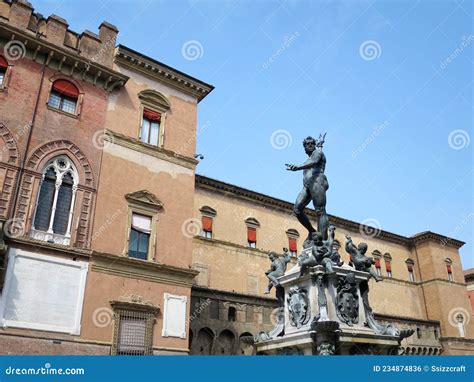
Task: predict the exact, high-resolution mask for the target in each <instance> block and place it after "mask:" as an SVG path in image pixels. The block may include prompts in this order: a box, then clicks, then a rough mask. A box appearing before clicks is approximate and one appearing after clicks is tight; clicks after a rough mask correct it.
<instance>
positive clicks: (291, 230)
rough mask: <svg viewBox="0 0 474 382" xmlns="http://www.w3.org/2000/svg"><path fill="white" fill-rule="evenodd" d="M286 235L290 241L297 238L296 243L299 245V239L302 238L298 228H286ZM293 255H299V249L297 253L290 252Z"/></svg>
mask: <svg viewBox="0 0 474 382" xmlns="http://www.w3.org/2000/svg"><path fill="white" fill-rule="evenodd" d="M286 236H287V238H288V241H289V240H290V239H294V240H296V243H297V244H296V245H297V246H298V239H299V238H300V233H299V232H298V230H296V229H294V228H289V229H287V230H286ZM289 244H290V243H289V242H288V248H289ZM290 253H291V255H292V256H295V257H296V256H297V255H298V251H296V253H295V254H293V252H290Z"/></svg>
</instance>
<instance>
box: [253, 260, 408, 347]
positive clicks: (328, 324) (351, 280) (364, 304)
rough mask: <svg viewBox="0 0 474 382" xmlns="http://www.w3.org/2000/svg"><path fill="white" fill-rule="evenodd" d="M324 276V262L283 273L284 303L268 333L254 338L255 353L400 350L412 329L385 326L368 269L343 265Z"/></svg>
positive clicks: (335, 267)
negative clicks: (372, 298)
mask: <svg viewBox="0 0 474 382" xmlns="http://www.w3.org/2000/svg"><path fill="white" fill-rule="evenodd" d="M333 268H334V273H333V274H326V273H325V270H324V267H323V266H320V265H318V266H315V267H312V268H308V269H307V271H306V272H305V273H304V274H303V275H301V272H300V268H299V266H295V267H294V268H292V269H290V270H289V271H287V272H286V273H285V275H284V276H281V277H280V278H279V279H278V280H279V282H280V284H281V286H280V287H279V288H280V290H279V293H281V294H282V295H283V290H284V305H283V306H282V307H280V314H279V315H278V317H279V318H278V322H277V324H276V326H275V328H274V329H273V330H272V331H271V332H269V333H263V332H262V333H260V335H259V336H258V337H257V338H256V342H255V346H256V352H257V354H295V355H332V354H341V355H350V354H385V355H388V354H389V355H393V354H399V345H400V341H401V339H402V338H404V337H408V336H409V335H411V334H412V333H413V331H406V330H405V331H403V330H402V331H400V330H398V329H397V328H395V327H394V326H393V325H381V324H379V323H377V322H376V321H375V319H374V317H373V314H372V309H371V308H370V306H369V302H368V279H369V277H370V275H369V273H367V272H361V271H357V270H355V269H354V268H352V267H350V266H348V265H343V266H341V267H338V266H334V267H333Z"/></svg>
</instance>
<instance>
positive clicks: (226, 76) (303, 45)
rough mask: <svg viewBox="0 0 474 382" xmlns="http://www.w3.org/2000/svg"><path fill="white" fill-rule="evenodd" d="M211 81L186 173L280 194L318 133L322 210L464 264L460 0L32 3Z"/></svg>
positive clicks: (467, 105) (467, 232)
mask: <svg viewBox="0 0 474 382" xmlns="http://www.w3.org/2000/svg"><path fill="white" fill-rule="evenodd" d="M33 5H34V6H35V7H36V11H38V12H40V13H43V14H44V15H48V14H50V13H55V14H58V15H60V16H62V17H64V18H66V19H67V20H68V22H69V24H70V28H71V29H73V30H75V31H78V32H81V31H82V30H84V29H89V30H92V31H96V30H97V27H98V25H99V24H100V22H101V21H102V20H107V21H109V22H111V23H113V24H115V25H116V26H117V27H118V28H119V30H120V35H119V43H121V44H124V45H127V46H129V47H131V48H133V49H134V50H137V51H140V52H142V53H144V54H146V55H149V56H151V57H153V58H155V59H157V60H160V61H162V62H164V63H166V64H168V65H171V66H173V67H175V68H177V69H179V70H182V71H184V72H186V73H188V74H190V75H193V76H195V77H197V78H199V79H202V80H203V81H206V82H208V83H211V84H213V85H214V86H215V87H216V89H215V90H214V91H213V92H212V93H211V94H210V95H209V96H208V97H207V98H206V99H204V100H203V101H202V102H201V104H200V107H199V124H198V125H199V136H198V147H197V152H198V153H202V154H203V155H204V156H205V159H204V160H203V161H202V162H201V163H200V164H199V166H198V172H199V173H201V174H203V175H207V176H210V177H214V178H217V179H220V180H223V181H226V182H229V183H233V184H237V185H240V186H242V187H247V188H250V189H252V190H256V191H259V192H263V193H266V194H269V195H272V196H275V197H279V198H282V199H285V200H289V201H293V200H294V198H295V197H296V195H297V193H298V192H299V190H300V187H301V178H302V174H301V173H290V172H287V171H285V168H284V164H285V163H300V162H303V161H304V160H305V154H304V151H303V149H302V146H301V141H302V140H303V138H304V137H305V136H307V135H315V136H318V135H319V133H321V132H323V133H324V132H327V137H326V144H325V153H326V156H327V158H328V164H327V169H326V174H327V177H328V179H329V183H330V189H329V191H328V205H327V211H328V212H329V213H330V214H333V215H337V216H341V217H345V218H348V219H352V220H355V221H359V222H361V221H371V222H372V224H373V225H376V226H378V227H380V228H382V229H384V230H388V231H391V232H395V233H399V234H402V235H406V236H411V235H413V234H415V233H417V232H421V231H427V230H431V231H434V232H438V233H441V234H445V235H448V236H453V237H455V238H457V239H460V240H463V241H465V242H466V243H467V244H466V245H465V246H464V247H463V248H462V249H461V254H462V262H463V266H464V267H465V268H468V267H474V256H473V246H472V241H473V237H474V235H473V234H474V224H473V223H474V206H473V195H474V194H473V145H474V142H471V138H473V99H472V90H473V84H472V80H473V71H472V70H473V67H474V66H473V62H474V58H473V54H472V53H473V45H474V32H473V28H472V26H473V12H472V3H470V2H469V1H462V0H455V1H423V2H421V1H413V0H407V1H375V2H374V1H343V2H342V1H341V2H338V1H329V0H328V1H296V0H292V1H273V0H271V1H259V0H253V1H235V0H232V1H217V0H212V1H179V0H178V1H176V0H174V1H171V0H162V1H149V0H148V1H133V2H131V1H112V0H110V1H105V0H100V1H84V0H81V1H35V2H34V4H33Z"/></svg>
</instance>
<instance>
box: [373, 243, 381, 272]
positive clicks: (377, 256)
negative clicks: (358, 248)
mask: <svg viewBox="0 0 474 382" xmlns="http://www.w3.org/2000/svg"><path fill="white" fill-rule="evenodd" d="M372 258H373V259H374V260H376V259H378V260H379V262H380V261H381V260H382V253H381V252H380V251H379V250H377V249H376V250H374V251H373V252H372ZM379 264H380V263H379ZM374 268H375V272H376V273H377V276H382V266H381V265H380V267H376V266H374Z"/></svg>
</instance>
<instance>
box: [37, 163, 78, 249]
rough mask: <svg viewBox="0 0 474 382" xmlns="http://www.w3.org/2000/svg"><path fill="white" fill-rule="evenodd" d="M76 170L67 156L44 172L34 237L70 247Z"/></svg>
mask: <svg viewBox="0 0 474 382" xmlns="http://www.w3.org/2000/svg"><path fill="white" fill-rule="evenodd" d="M77 184H78V176H77V170H76V168H75V167H74V164H73V163H72V162H71V161H70V160H69V158H67V157H66V156H59V157H56V158H54V159H52V160H50V161H49V162H48V163H47V164H46V166H45V169H44V171H43V177H42V180H41V185H40V191H39V193H38V200H37V202H36V211H35V218H34V221H33V227H32V229H31V237H32V238H33V239H39V240H44V241H49V242H54V243H58V244H64V245H69V243H70V239H71V223H72V211H73V209H74V199H75V196H76V190H77Z"/></svg>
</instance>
